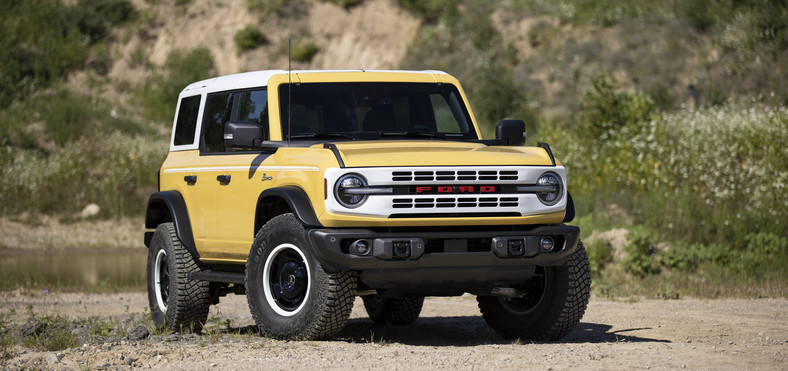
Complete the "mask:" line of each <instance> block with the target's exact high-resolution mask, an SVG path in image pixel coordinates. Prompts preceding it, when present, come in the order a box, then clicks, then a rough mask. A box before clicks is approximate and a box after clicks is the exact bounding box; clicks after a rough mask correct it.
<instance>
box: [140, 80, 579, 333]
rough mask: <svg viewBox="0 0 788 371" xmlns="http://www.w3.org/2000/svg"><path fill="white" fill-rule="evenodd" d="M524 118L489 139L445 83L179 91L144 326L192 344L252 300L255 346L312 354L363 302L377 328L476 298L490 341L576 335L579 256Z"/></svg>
mask: <svg viewBox="0 0 788 371" xmlns="http://www.w3.org/2000/svg"><path fill="white" fill-rule="evenodd" d="M524 142H525V125H524V123H523V122H522V121H521V120H502V121H501V122H499V123H498V125H497V126H496V138H495V139H483V138H482V135H481V131H480V130H479V125H478V124H477V122H476V120H475V119H474V117H473V114H472V112H471V108H470V106H469V105H468V104H467V99H466V97H465V93H464V92H463V90H462V88H461V87H460V84H459V82H458V81H457V80H456V79H455V78H454V77H452V76H450V75H448V74H446V73H444V72H440V71H364V70H358V71H292V72H288V71H258V72H249V73H242V74H236V75H230V76H222V77H217V78H213V79H209V80H205V81H200V82H196V83H193V84H191V85H189V86H187V87H186V88H185V89H184V90H183V92H181V94H180V97H179V101H178V106H177V109H176V113H175V119H174V123H173V130H172V139H171V141H170V151H169V155H168V156H167V159H166V160H165V161H164V164H163V165H162V167H161V169H160V171H159V191H158V192H156V193H154V194H152V195H151V196H150V200H149V202H148V207H147V213H146V217H145V225H146V228H148V231H147V232H146V233H145V244H146V246H148V251H149V253H148V268H147V273H148V297H149V301H150V307H151V310H152V312H153V316H154V321H155V322H156V324H157V325H158V326H166V327H167V328H169V329H171V330H182V329H191V330H196V331H199V329H200V328H201V326H202V325H203V323H204V322H205V320H206V318H207V315H208V308H209V306H210V305H211V304H214V303H218V301H219V298H220V297H221V296H224V295H227V294H230V293H234V294H245V295H246V296H247V299H248V303H249V309H250V311H251V313H252V316H253V317H254V320H255V322H256V324H257V326H258V327H259V329H260V332H261V334H263V335H265V336H270V337H274V338H280V339H315V338H326V337H331V336H333V335H334V334H336V333H337V332H338V331H339V330H340V329H342V327H343V326H344V325H345V323H346V321H347V319H348V317H349V315H350V311H351V309H352V307H353V302H354V300H355V297H356V296H360V297H361V298H362V299H363V302H364V306H365V308H366V311H367V313H368V314H369V316H370V318H371V319H372V321H374V322H375V323H380V324H388V325H404V324H410V323H412V322H414V321H416V320H417V318H418V316H419V313H420V311H421V308H422V304H423V302H424V296H426V295H432V296H456V295H462V294H464V293H471V294H474V295H476V296H477V300H478V304H479V308H480V309H481V312H482V315H483V317H484V319H485V320H486V321H487V323H488V324H489V325H490V326H491V327H492V328H493V329H494V330H495V331H496V332H498V333H499V334H500V335H501V336H503V337H506V338H521V339H534V340H556V339H560V338H561V337H563V336H564V335H566V334H567V333H569V331H571V330H572V329H573V328H574V327H575V326H576V325H577V323H578V322H579V321H580V319H581V317H582V316H583V313H584V312H585V309H586V306H587V304H588V298H589V289H590V283H591V277H590V270H589V263H588V256H587V254H586V251H585V249H584V248H583V245H582V243H580V241H579V229H578V228H577V227H574V226H567V225H565V224H564V223H565V222H568V221H571V219H572V218H573V217H574V205H573V203H572V198H571V196H570V195H569V193H568V192H567V189H566V184H567V183H566V170H565V169H564V167H563V166H561V164H560V163H559V162H558V161H557V160H556V159H555V158H554V157H553V154H552V152H551V151H550V147H549V146H548V145H547V144H544V143H539V144H538V146H537V147H524V146H523V144H524Z"/></svg>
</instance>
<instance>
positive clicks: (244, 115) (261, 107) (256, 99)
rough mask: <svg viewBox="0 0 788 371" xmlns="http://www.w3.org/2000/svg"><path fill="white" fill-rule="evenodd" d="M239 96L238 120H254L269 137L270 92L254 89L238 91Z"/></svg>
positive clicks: (266, 136)
mask: <svg viewBox="0 0 788 371" xmlns="http://www.w3.org/2000/svg"><path fill="white" fill-rule="evenodd" d="M236 95H237V96H238V98H237V99H238V117H237V118H236V120H238V121H248V122H254V123H255V124H257V125H260V126H261V127H262V128H263V131H264V132H265V139H266V140H267V139H268V92H267V91H265V90H252V91H243V92H240V93H236Z"/></svg>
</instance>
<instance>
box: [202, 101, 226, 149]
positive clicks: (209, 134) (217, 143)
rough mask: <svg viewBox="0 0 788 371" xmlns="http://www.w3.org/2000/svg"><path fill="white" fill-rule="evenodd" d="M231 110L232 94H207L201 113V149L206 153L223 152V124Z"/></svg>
mask: <svg viewBox="0 0 788 371" xmlns="http://www.w3.org/2000/svg"><path fill="white" fill-rule="evenodd" d="M232 112H233V95H232V94H231V93H219V94H211V95H208V102H207V103H206V105H205V113H204V114H203V128H202V133H203V134H202V135H203V149H204V152H207V153H215V152H224V151H225V146H224V125H225V124H226V123H227V121H230V116H231V115H232Z"/></svg>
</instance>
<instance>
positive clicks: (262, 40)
mask: <svg viewBox="0 0 788 371" xmlns="http://www.w3.org/2000/svg"><path fill="white" fill-rule="evenodd" d="M233 40H234V41H235V46H237V47H238V51H240V52H245V51H249V50H252V49H256V48H257V47H259V46H262V45H265V44H267V43H268V39H267V38H266V37H265V35H263V33H262V31H260V29H258V28H257V27H255V26H253V25H248V26H246V27H244V28H242V29H240V30H238V32H236V33H235V36H234V37H233Z"/></svg>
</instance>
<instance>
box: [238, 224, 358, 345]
mask: <svg viewBox="0 0 788 371" xmlns="http://www.w3.org/2000/svg"><path fill="white" fill-rule="evenodd" d="M354 291H355V274H353V272H348V271H340V272H336V273H329V272H326V271H324V270H323V267H322V266H321V265H320V263H319V262H318V261H317V260H316V259H315V257H314V255H313V254H312V251H311V250H310V248H309V244H308V241H307V240H306V238H305V233H304V226H303V225H302V224H301V223H300V222H299V221H298V220H297V219H296V218H295V217H294V216H293V214H283V215H279V216H276V217H274V218H272V219H271V220H270V221H268V223H266V224H265V225H264V226H263V228H262V229H260V231H259V232H258V233H257V236H256V237H255V241H254V244H253V245H252V248H251V250H250V252H249V258H248V259H247V262H246V297H247V301H248V303H249V310H250V311H251V313H252V317H253V318H254V321H255V323H256V324H257V327H258V328H259V329H260V334H261V335H264V336H268V337H271V338H275V339H288V340H304V339H322V338H328V337H331V336H333V335H334V334H336V333H337V332H339V330H341V329H342V328H343V327H344V326H345V323H347V320H348V317H350V311H351V310H352V309H353V300H354V299H355V297H354Z"/></svg>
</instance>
